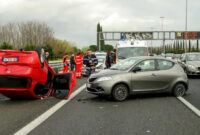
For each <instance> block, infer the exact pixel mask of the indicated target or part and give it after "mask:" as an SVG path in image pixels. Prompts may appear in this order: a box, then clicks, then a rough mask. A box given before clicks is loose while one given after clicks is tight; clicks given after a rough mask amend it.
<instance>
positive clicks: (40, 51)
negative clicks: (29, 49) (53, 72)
mask: <svg viewBox="0 0 200 135" xmlns="http://www.w3.org/2000/svg"><path fill="white" fill-rule="evenodd" d="M35 50H36V52H37V53H38V56H39V59H40V63H41V64H42V67H44V61H45V51H44V48H42V47H40V46H37V47H36V48H35Z"/></svg>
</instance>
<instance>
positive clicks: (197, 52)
mask: <svg viewBox="0 0 200 135" xmlns="http://www.w3.org/2000/svg"><path fill="white" fill-rule="evenodd" d="M185 54H200V52H189V53H185Z"/></svg>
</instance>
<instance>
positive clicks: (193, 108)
mask: <svg viewBox="0 0 200 135" xmlns="http://www.w3.org/2000/svg"><path fill="white" fill-rule="evenodd" d="M177 98H178V99H179V100H180V101H181V102H182V103H183V104H185V105H186V106H187V107H188V108H189V109H190V110H192V111H193V112H194V113H195V114H196V115H197V116H199V117H200V110H198V109H197V108H196V107H194V106H193V105H192V104H191V103H189V102H188V101H187V100H185V99H184V98H182V97H177Z"/></svg>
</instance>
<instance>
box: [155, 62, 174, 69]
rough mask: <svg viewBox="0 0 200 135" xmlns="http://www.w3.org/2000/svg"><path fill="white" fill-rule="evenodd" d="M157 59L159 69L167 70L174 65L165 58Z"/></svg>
mask: <svg viewBox="0 0 200 135" xmlns="http://www.w3.org/2000/svg"><path fill="white" fill-rule="evenodd" d="M157 61H158V66H159V69H160V70H167V69H170V68H172V67H173V66H174V63H173V62H171V61H167V60H157Z"/></svg>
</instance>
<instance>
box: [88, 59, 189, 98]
mask: <svg viewBox="0 0 200 135" xmlns="http://www.w3.org/2000/svg"><path fill="white" fill-rule="evenodd" d="M187 89H188V78H187V75H186V73H185V72H184V70H183V68H182V67H181V66H180V65H179V64H177V63H175V62H174V61H172V60H169V59H165V58H162V57H132V58H128V59H125V60H123V61H121V62H120V63H118V64H116V65H114V66H112V67H111V68H110V69H107V70H103V71H100V72H99V73H95V74H92V75H91V76H90V77H89V79H88V81H87V92H89V93H92V94H96V95H111V96H112V97H113V98H114V99H115V100H117V101H123V100H125V99H126V98H127V97H128V96H129V94H136V93H149V92H172V93H173V94H174V95H175V96H183V95H184V94H185V92H186V91H187Z"/></svg>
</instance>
